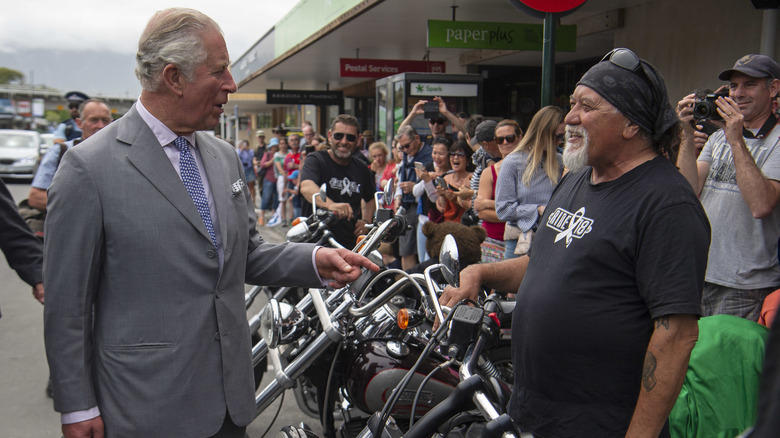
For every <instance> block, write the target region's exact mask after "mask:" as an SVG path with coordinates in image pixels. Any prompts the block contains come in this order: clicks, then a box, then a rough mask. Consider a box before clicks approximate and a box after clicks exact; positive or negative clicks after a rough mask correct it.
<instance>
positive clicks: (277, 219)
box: [265, 213, 282, 227]
mask: <svg viewBox="0 0 780 438" xmlns="http://www.w3.org/2000/svg"><path fill="white" fill-rule="evenodd" d="M281 224H282V216H281V215H280V214H277V213H274V215H273V216H271V219H270V220H269V221H268V222H267V223H266V224H265V226H266V227H276V226H278V225H281Z"/></svg>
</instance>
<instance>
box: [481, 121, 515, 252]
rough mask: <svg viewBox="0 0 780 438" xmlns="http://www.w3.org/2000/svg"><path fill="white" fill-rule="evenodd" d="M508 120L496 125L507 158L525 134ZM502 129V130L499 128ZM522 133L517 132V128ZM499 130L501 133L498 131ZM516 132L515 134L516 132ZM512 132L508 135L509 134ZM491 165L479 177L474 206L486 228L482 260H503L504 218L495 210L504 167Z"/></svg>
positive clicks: (503, 155)
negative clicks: (499, 182)
mask: <svg viewBox="0 0 780 438" xmlns="http://www.w3.org/2000/svg"><path fill="white" fill-rule="evenodd" d="M510 122H512V121H508V120H504V121H503V122H501V123H500V124H498V125H496V136H501V137H502V138H501V142H500V143H498V149H499V151H501V158H502V159H503V158H506V156H507V155H509V154H510V153H512V151H513V150H515V147H517V145H518V143H520V140H521V139H522V138H523V135H522V129H520V126H519V125H518V126H517V127H515V126H514V124H511V123H510ZM499 130H500V131H499ZM518 130H519V131H520V134H517V131H518ZM499 132H500V133H499ZM510 132H515V134H514V138H512V136H513V134H509V133H510ZM507 136H509V138H506V137H507ZM502 162H503V161H499V162H498V163H495V164H492V165H490V166H489V167H488V168H487V169H485V170H484V171H483V172H482V175H481V177H480V179H479V191H478V192H477V197H476V199H475V200H474V209H475V210H476V211H477V214H478V215H479V218H480V219H481V220H482V228H484V229H485V232H486V234H487V237H485V241H484V242H482V263H491V262H500V261H501V260H504V252H505V249H506V248H505V246H504V225H505V224H504V222H503V221H502V220H500V219H499V218H498V215H497V214H496V181H497V180H498V172H499V171H500V170H501V163H502Z"/></svg>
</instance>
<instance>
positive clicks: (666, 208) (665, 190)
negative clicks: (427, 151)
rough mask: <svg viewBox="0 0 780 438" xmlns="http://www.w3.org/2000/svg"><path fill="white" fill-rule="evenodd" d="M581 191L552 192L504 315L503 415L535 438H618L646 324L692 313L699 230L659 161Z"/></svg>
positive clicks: (579, 179) (583, 180) (700, 272)
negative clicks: (508, 316)
mask: <svg viewBox="0 0 780 438" xmlns="http://www.w3.org/2000/svg"><path fill="white" fill-rule="evenodd" d="M590 179H591V169H590V168H587V169H586V170H583V171H581V172H579V173H575V174H568V175H566V177H565V178H564V179H563V180H562V181H561V182H560V184H559V185H558V187H556V189H555V191H554V192H553V195H552V198H551V199H550V202H549V203H548V205H547V208H546V209H545V213H544V215H543V217H542V220H541V222H540V225H539V229H538V231H537V233H536V235H535V236H534V241H533V246H532V248H531V253H530V257H531V260H530V262H529V266H528V270H527V272H526V274H525V277H524V279H523V282H522V285H521V286H520V290H519V291H518V294H517V306H516V308H515V313H514V315H513V321H512V324H513V325H512V346H513V353H512V356H513V357H512V359H513V362H514V366H515V390H514V391H513V394H512V399H511V401H510V415H511V416H512V417H513V418H514V419H515V420H516V421H517V422H518V424H519V425H520V426H521V428H523V429H527V430H529V431H536V432H537V433H538V434H539V435H540V436H544V437H612V436H615V437H617V436H620V437H622V436H624V435H625V432H626V430H627V428H628V425H629V422H630V420H631V416H632V413H633V410H634V407H635V405H636V401H637V397H638V396H639V389H640V385H641V376H642V367H643V363H644V357H645V353H646V350H647V344H648V342H649V340H650V336H651V335H652V333H653V323H652V320H653V319H655V318H658V317H661V316H664V315H670V314H696V315H698V314H699V313H700V300H701V289H702V285H703V282H704V272H705V269H706V264H707V251H708V248H709V238H710V227H709V222H708V221H707V218H706V215H705V213H704V210H703V209H702V207H701V204H700V203H699V201H698V199H697V198H696V196H695V195H694V193H693V190H692V189H691V187H690V185H689V184H688V182H687V181H686V180H685V179H684V178H683V177H682V176H681V175H680V173H679V172H678V171H677V169H676V168H675V167H674V165H672V164H671V163H670V162H669V161H668V160H667V159H665V158H663V157H657V158H655V159H653V160H651V161H648V162H645V163H643V164H641V165H640V166H637V167H636V168H634V169H632V170H631V171H629V172H627V173H626V174H624V175H622V176H621V177H620V178H618V179H616V180H614V181H609V182H605V183H601V184H595V185H594V184H591V183H590V182H589V181H590ZM665 432H666V435H668V430H665ZM662 436H664V435H663V434H662Z"/></svg>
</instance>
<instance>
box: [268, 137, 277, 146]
mask: <svg viewBox="0 0 780 438" xmlns="http://www.w3.org/2000/svg"><path fill="white" fill-rule="evenodd" d="M268 146H269V147H271V146H279V139H278V138H276V137H271V140H270V141H269V142H268Z"/></svg>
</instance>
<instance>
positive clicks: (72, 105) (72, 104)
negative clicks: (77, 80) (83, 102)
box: [68, 103, 79, 109]
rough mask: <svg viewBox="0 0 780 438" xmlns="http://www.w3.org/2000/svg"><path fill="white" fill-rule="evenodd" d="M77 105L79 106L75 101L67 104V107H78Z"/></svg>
mask: <svg viewBox="0 0 780 438" xmlns="http://www.w3.org/2000/svg"><path fill="white" fill-rule="evenodd" d="M78 107H79V104H77V103H71V104H68V109H78Z"/></svg>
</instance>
